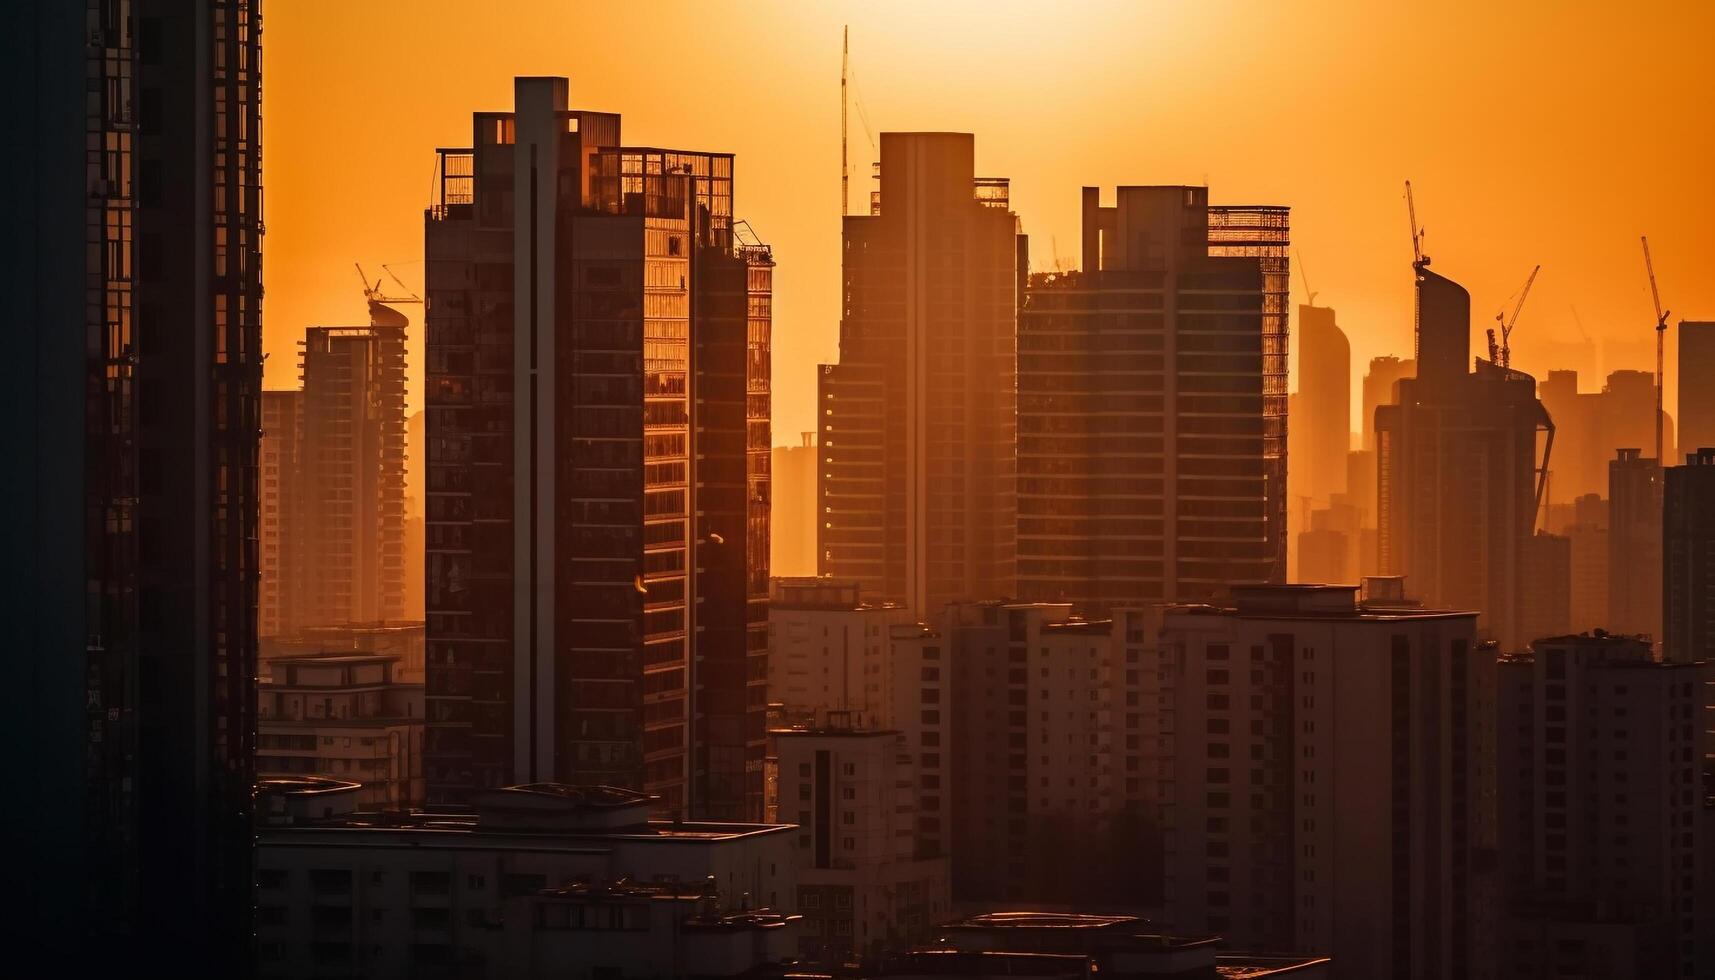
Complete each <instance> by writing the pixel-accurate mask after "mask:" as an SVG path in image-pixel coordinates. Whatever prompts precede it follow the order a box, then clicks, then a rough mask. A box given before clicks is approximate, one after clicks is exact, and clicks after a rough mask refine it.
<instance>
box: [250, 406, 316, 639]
mask: <svg viewBox="0 0 1715 980" xmlns="http://www.w3.org/2000/svg"><path fill="white" fill-rule="evenodd" d="M303 409H304V393H303V391H301V390H299V391H264V392H263V393H262V468H261V475H260V477H259V478H258V481H257V484H258V490H257V499H258V504H257V507H258V514H259V516H258V519H257V530H256V561H257V568H258V572H259V576H258V581H259V585H258V600H257V616H256V635H257V636H259V637H264V638H266V637H270V636H280V635H282V634H285V633H290V632H292V631H294V630H296V629H298V627H299V626H301V625H302V624H303V622H304V617H303V613H302V612H301V611H300V610H301V608H302V604H303V602H304V598H305V591H306V590H305V587H304V582H303V561H302V559H301V557H300V556H299V554H298V549H299V547H300V544H301V542H300V540H299V535H297V534H296V533H295V532H296V531H297V530H299V529H300V528H302V527H303V517H302V514H301V507H302V506H303V498H302V492H301V486H302V483H303V481H302V480H301V479H300V467H301V466H302V465H303V460H302V446H301V445H300V443H301V441H302V438H303V431H304V428H303Z"/></svg>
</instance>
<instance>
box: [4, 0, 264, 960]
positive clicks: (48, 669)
mask: <svg viewBox="0 0 1715 980" xmlns="http://www.w3.org/2000/svg"><path fill="white" fill-rule="evenodd" d="M8 13H9V14H10V16H9V18H8V25H7V30H6V32H5V34H6V36H7V37H6V41H5V42H0V43H3V44H4V51H3V54H0V64H3V65H4V68H3V71H4V73H5V74H6V77H7V81H8V82H9V87H10V88H11V89H12V90H13V91H14V92H17V93H19V96H18V99H17V100H16V101H17V102H18V103H19V115H18V117H17V118H18V123H17V125H16V127H15V133H16V134H17V137H18V146H19V151H18V152H17V153H16V154H14V157H13V159H12V161H11V166H12V167H13V168H14V169H13V170H12V171H11V174H12V179H10V180H9V181H8V184H9V186H10V187H11V189H12V191H13V192H14V194H15V195H16V200H17V201H18V204H19V208H20V211H21V212H22V213H21V215H20V218H19V220H16V221H14V222H9V223H8V225H9V226H11V227H13V228H15V229H16V231H15V232H14V233H13V234H15V236H16V237H14V238H10V239H9V240H8V245H9V246H11V247H9V248H8V249H7V252H8V254H9V255H12V256H15V257H16V259H15V260H14V261H12V262H9V263H8V272H9V275H8V278H7V288H6V289H5V290H4V292H5V294H6V296H7V302H8V306H9V308H10V309H12V310H14V311H15V314H16V315H9V316H8V317H7V323H8V325H9V326H10V327H11V329H10V330H9V331H8V332H9V334H11V335H12V336H13V339H14V341H15V343H16V345H17V349H16V356H17V357H18V359H19V360H20V361H21V362H22V365H21V367H20V368H19V369H18V371H17V372H16V373H17V375H18V378H17V383H16V384H14V385H8V386H7V387H8V399H9V400H8V402H7V409H8V412H9V417H10V418H11V419H12V420H13V422H14V426H13V427H12V428H13V431H14V432H15V435H14V436H13V437H11V438H10V439H9V440H8V441H7V442H6V444H5V452H6V458H7V459H8V460H10V461H12V462H13V464H14V465H16V466H19V467H20V468H21V469H22V470H23V471H24V472H23V474H22V476H21V477H20V478H18V479H15V480H10V481H8V490H7V493H8V497H7V502H8V505H9V506H8V508H7V512H8V513H9V514H12V515H14V519H13V520H12V521H10V522H8V525H9V529H8V531H7V532H6V535H7V536H6V554H7V555H8V556H11V557H12V558H13V559H14V563H15V567H17V568H18V569H19V574H18V575H17V576H16V577H17V579H18V580H19V583H20V586H21V590H20V592H19V593H18V594H17V595H16V596H15V599H16V600H17V608H18V609H19V610H20V614H21V621H20V624H19V625H20V632H21V635H22V636H23V637H25V638H26V639H25V643H26V644H27V645H28V646H29V648H30V649H31V651H32V656H31V657H30V658H29V669H28V670H26V671H21V673H22V674H23V675H24V678H23V679H22V680H20V682H19V683H18V684H16V685H9V686H8V689H9V690H11V691H12V692H13V693H14V696H15V697H16V699H17V700H16V703H11V702H9V703H8V705H7V711H8V715H9V717H11V718H13V719H15V721H16V723H17V724H19V725H20V726H21V727H22V728H23V729H24V730H26V731H28V732H29V734H30V738H31V741H32V744H34V745H35V746H36V747H37V748H36V750H33V751H31V752H28V753H25V755H26V756H27V758H26V759H25V760H24V761H23V765H24V766H25V767H26V769H25V771H24V772H22V773H20V774H19V779H20V784H21V785H25V786H29V787H30V794H31V796H32V799H33V800H35V801H36V802H35V803H33V804H32V805H31V806H30V807H27V808H22V809H25V810H28V811H29V812H28V813H21V814H19V815H18V825H17V829H16V832H17V833H18V834H19V835H20V839H27V840H29V841H30V842H31V845H30V846H29V847H28V848H26V851H27V852H28V855H27V856H26V858H24V859H23V861H22V862H21V863H20V864H19V865H18V867H17V868H16V870H17V873H18V874H20V875H23V876H25V877H27V878H28V879H29V880H32V881H36V882H38V883H39V884H40V888H39V890H37V891H36V892H35V893H34V895H33V897H32V899H31V901H30V902H28V903H26V908H25V911H24V914H23V916H22V917H21V919H20V920H18V921H16V922H14V926H15V927H16V928H17V929H18V931H19V932H20V933H21V934H25V935H29V936H31V937H33V941H35V942H39V943H42V944H43V948H51V949H54V950H56V951H58V952H59V953H63V954H65V955H67V956H69V957H72V958H73V959H72V962H77V963H113V964H123V965H124V966H126V967H127V968H130V969H132V970H143V971H144V972H163V971H166V970H168V969H169V968H171V969H177V970H181V971H188V972H193V973H205V974H211V975H215V974H221V975H234V976H241V975H244V973H245V972H246V971H247V970H248V969H249V962H250V954H251V943H250V939H249V937H250V932H251V928H252V921H251V914H250V908H251V899H250V894H251V892H250V868H251V863H250V858H251V848H250V811H251V803H250V793H251V786H252V773H253V772H254V768H253V765H254V764H253V761H252V756H253V753H254V749H255V733H256V720H255V706H254V696H255V691H254V681H253V678H254V676H255V670H256V668H255V659H256V616H257V585H256V579H257V572H258V558H257V551H256V548H257V534H258V528H257V517H258V501H257V466H258V461H257V454H258V451H259V450H258V438H257V434H258V432H259V431H260V429H261V387H262V349H261V348H262V331H261V320H260V316H261V293H262V290H261V234H262V214H261V206H262V194H261V170H260V165H261V159H260V158H261V131H260V119H261V116H260V106H261V95H260V84H261V78H260V71H261V63H260V62H261V40H260V16H259V5H258V4H257V3H256V2H254V0H201V2H192V3H183V2H181V3H167V2H164V0H103V2H93V0H92V2H82V3H75V2H68V3H26V4H22V5H19V6H18V7H17V8H16V9H14V10H10V11H9V12H8ZM38 862H40V863H38Z"/></svg>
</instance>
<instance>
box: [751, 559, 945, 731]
mask: <svg viewBox="0 0 1715 980" xmlns="http://www.w3.org/2000/svg"><path fill="white" fill-rule="evenodd" d="M862 591H863V589H862V586H861V585H860V584H859V583H858V582H856V581H842V580H840V579H832V578H776V579H775V580H774V588H773V594H772V595H771V596H770V598H769V603H768V624H769V632H770V634H771V635H772V640H771V643H770V649H769V658H768V700H770V701H772V702H776V703H778V704H780V705H781V706H782V709H783V710H784V712H785V716H786V718H787V720H789V721H791V720H797V719H817V718H821V717H824V716H825V714H826V713H827V712H829V711H844V712H852V713H855V714H856V715H857V716H858V717H861V718H862V719H863V720H864V721H865V722H866V723H867V724H871V725H876V726H879V727H882V728H892V727H894V726H895V725H896V724H897V720H896V718H895V711H894V706H893V693H894V692H893V669H894V666H895V663H894V660H895V658H894V656H893V654H892V651H891V650H890V649H889V632H888V631H889V630H890V629H891V628H892V627H893V626H894V625H896V624H901V623H915V622H916V618H915V617H914V616H912V615H911V611H910V610H908V609H906V608H905V607H904V606H902V605H900V604H899V603H897V602H883V601H879V600H877V601H870V600H866V599H864V598H863V595H862ZM910 707H911V708H912V709H913V710H914V709H915V708H916V704H915V702H913V703H912V704H911V705H910Z"/></svg>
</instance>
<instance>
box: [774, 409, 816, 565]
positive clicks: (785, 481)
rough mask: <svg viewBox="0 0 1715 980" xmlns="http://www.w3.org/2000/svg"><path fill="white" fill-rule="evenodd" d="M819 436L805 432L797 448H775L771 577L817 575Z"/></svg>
mask: <svg viewBox="0 0 1715 980" xmlns="http://www.w3.org/2000/svg"><path fill="white" fill-rule="evenodd" d="M817 469H818V466H817V465H816V434H815V433H814V432H806V433H804V434H803V441H802V442H801V443H800V444H799V445H796V446H775V447H774V454H773V459H772V460H771V462H770V469H769V473H768V476H769V481H770V486H771V487H772V488H773V500H772V504H773V507H772V510H771V514H770V516H769V521H770V524H769V528H770V530H769V536H768V546H769V553H768V566H769V571H770V573H771V574H773V575H776V576H780V577H785V578H792V577H799V576H805V575H814V574H816V528H817V527H818V526H819V525H820V524H821V521H819V520H817V519H816V471H817Z"/></svg>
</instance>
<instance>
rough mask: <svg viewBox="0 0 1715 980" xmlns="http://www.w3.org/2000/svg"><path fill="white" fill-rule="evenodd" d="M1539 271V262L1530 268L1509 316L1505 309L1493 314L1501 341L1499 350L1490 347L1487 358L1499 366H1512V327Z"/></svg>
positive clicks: (1515, 323)
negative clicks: (1497, 324)
mask: <svg viewBox="0 0 1715 980" xmlns="http://www.w3.org/2000/svg"><path fill="white" fill-rule="evenodd" d="M1541 271H1542V266H1541V265H1540V264H1539V265H1538V266H1537V267H1536V268H1534V269H1532V270H1530V276H1529V277H1528V278H1527V279H1525V281H1524V288H1523V289H1521V290H1519V294H1518V302H1517V303H1516V304H1514V305H1513V312H1512V315H1511V316H1508V315H1506V311H1505V309H1503V310H1502V311H1501V312H1500V313H1497V314H1495V319H1496V320H1499V321H1500V324H1501V343H1500V348H1499V350H1494V349H1491V352H1490V357H1489V359H1490V360H1492V361H1494V362H1495V364H1496V365H1498V366H1500V367H1512V360H1513V357H1512V355H1513V349H1512V343H1511V338H1512V335H1513V327H1515V326H1517V325H1518V315H1519V311H1520V310H1523V309H1524V301H1525V299H1526V298H1528V297H1529V296H1530V287H1531V285H1532V284H1534V283H1535V282H1536V274H1537V273H1538V272H1541ZM1490 333H1491V335H1492V334H1493V331H1490ZM1497 355H1498V356H1497Z"/></svg>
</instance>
